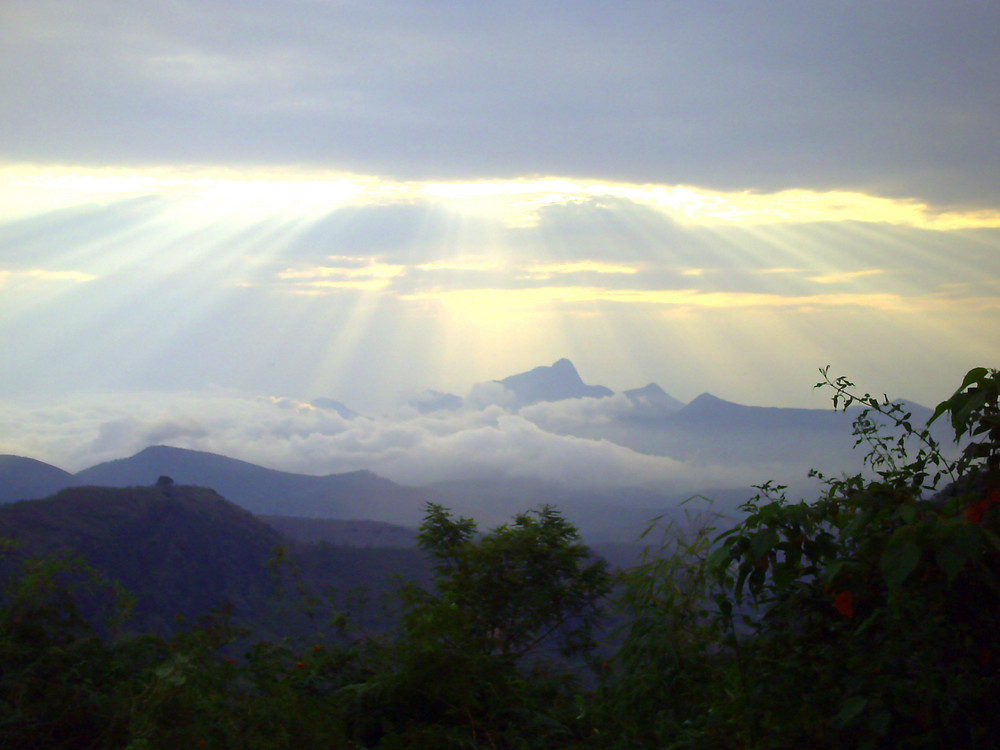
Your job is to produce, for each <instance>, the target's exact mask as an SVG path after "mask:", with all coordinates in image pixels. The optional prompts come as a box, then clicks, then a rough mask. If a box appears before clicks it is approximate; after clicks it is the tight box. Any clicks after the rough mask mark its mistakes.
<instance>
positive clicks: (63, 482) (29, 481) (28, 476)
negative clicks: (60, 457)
mask: <svg viewBox="0 0 1000 750" xmlns="http://www.w3.org/2000/svg"><path fill="white" fill-rule="evenodd" d="M80 483H81V482H80V480H79V479H77V478H76V477H75V476H73V475H72V474H70V473H69V472H68V471H63V470H62V469H58V468H56V467H55V466H52V465H50V464H47V463H43V462H42V461H36V460H35V459H33V458H24V457H23V456H7V455H4V456H0V503H12V502H14V501H15V500H31V499H33V498H37V497H48V496H49V495H51V494H53V493H54V492H58V491H59V490H61V489H63V488H65V487H72V486H74V485H78V484H80Z"/></svg>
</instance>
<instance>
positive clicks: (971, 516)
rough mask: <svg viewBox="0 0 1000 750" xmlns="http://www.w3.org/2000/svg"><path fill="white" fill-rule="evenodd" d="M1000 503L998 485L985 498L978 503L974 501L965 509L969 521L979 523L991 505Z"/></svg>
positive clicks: (999, 488)
mask: <svg viewBox="0 0 1000 750" xmlns="http://www.w3.org/2000/svg"><path fill="white" fill-rule="evenodd" d="M997 503H1000V487H997V488H996V489H995V490H993V491H992V492H991V493H990V494H989V495H987V496H986V497H985V498H984V499H983V500H980V501H979V502H978V503H973V504H972V505H970V506H969V507H968V508H966V509H965V511H964V515H965V518H966V520H967V521H968V522H969V523H979V522H980V521H981V520H982V518H983V514H984V513H986V511H988V510H989V509H990V507H991V506H993V505H996V504H997Z"/></svg>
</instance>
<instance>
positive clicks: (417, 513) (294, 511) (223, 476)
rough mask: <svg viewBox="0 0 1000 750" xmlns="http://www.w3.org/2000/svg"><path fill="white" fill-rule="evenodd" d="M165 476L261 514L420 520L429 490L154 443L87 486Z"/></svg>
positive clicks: (361, 474) (82, 475)
mask: <svg viewBox="0 0 1000 750" xmlns="http://www.w3.org/2000/svg"><path fill="white" fill-rule="evenodd" d="M161 475H166V476H169V477H170V478H171V479H173V480H174V481H175V482H177V483H179V484H195V485H200V486H202V487H211V488H212V489H214V490H216V491H218V492H220V493H221V494H223V495H225V496H226V497H227V498H229V499H230V500H231V501H232V502H234V503H236V504H237V505H239V506H241V507H243V508H246V509H247V510H249V511H251V512H253V513H256V514H258V515H273V516H306V517H316V518H339V519H359V520H361V519H368V520H373V521H385V522H389V523H402V524H416V523H418V522H419V521H420V519H421V518H422V515H423V504H424V502H425V501H426V499H427V493H426V492H424V491H422V490H419V489H416V488H412V487H404V486H402V485H398V484H395V483H394V482H390V481H389V480H388V479H383V478H381V477H379V476H376V475H375V474H373V473H371V472H370V471H354V472H349V473H345V474H329V475H327V476H311V475H307V474H292V473H289V472H284V471H277V470H275V469H266V468H264V467H262V466H257V465H255V464H251V463H247V462H246V461H239V460H237V459H235V458H227V457H225V456H219V455H216V454H214V453H204V452H201V451H192V450H185V449H183V448H170V447H167V446H153V447H151V448H146V449H145V450H143V451H141V452H139V453H137V454H136V455H134V456H132V457H131V458H124V459H119V460H116V461H109V462H107V463H103V464H98V465H97V466H93V467H91V468H89V469H85V470H84V471H81V472H79V473H78V474H77V478H78V479H79V480H80V481H81V482H83V483H85V484H99V485H105V486H109V487H130V486H141V485H148V484H151V483H153V482H155V481H156V479H157V477H159V476H161Z"/></svg>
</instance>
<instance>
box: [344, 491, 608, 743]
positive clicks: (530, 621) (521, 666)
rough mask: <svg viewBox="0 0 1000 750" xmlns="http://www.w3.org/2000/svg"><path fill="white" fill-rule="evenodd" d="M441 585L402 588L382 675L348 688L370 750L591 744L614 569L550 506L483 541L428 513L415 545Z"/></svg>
mask: <svg viewBox="0 0 1000 750" xmlns="http://www.w3.org/2000/svg"><path fill="white" fill-rule="evenodd" d="M417 539H418V543H419V545H420V547H421V548H422V549H423V550H424V551H425V552H426V553H427V554H428V555H429V556H430V557H431V559H432V561H433V563H434V570H435V576H434V587H433V588H432V589H431V590H425V589H422V588H420V587H417V586H416V585H410V586H408V587H404V589H403V590H402V601H403V617H402V621H401V626H400V632H399V636H398V639H397V641H396V643H395V646H394V648H393V649H392V651H391V653H389V654H387V655H386V658H385V661H384V664H386V665H387V666H386V668H383V669H382V670H380V671H379V672H378V673H377V674H375V675H373V676H372V677H371V679H369V680H368V681H366V682H365V683H364V684H360V685H358V686H356V688H354V689H353V690H350V691H344V692H342V693H341V697H342V698H345V699H348V703H347V704H346V705H345V715H346V716H347V717H348V722H349V724H351V725H352V732H353V736H354V737H356V738H357V739H359V740H360V741H361V742H362V743H363V744H364V745H365V746H366V747H450V748H461V747H494V748H507V747H518V748H557V747H562V746H564V745H568V744H571V743H572V742H573V741H574V740H578V739H580V738H581V737H582V736H585V731H584V730H583V729H582V728H581V726H580V725H579V724H580V722H579V720H578V719H579V714H580V711H579V708H578V706H577V705H576V704H575V702H574V699H575V697H576V696H577V694H578V689H579V680H578V679H577V677H576V675H575V674H574V672H573V671H572V670H570V669H568V668H567V664H566V663H565V662H564V661H561V660H559V659H558V657H559V656H560V655H561V656H563V657H572V656H575V655H579V654H581V653H582V652H586V651H587V650H588V649H590V648H591V647H593V645H594V630H595V628H596V626H597V624H598V621H599V619H600V617H601V614H602V612H603V604H604V598H605V596H606V595H607V594H608V593H609V591H610V588H611V576H610V574H609V572H608V569H607V564H606V563H605V562H604V561H603V560H600V559H597V558H595V557H594V556H593V555H592V554H591V552H590V550H589V549H588V548H587V547H586V546H585V545H584V544H583V543H582V541H581V540H580V537H579V534H578V533H577V531H576V529H575V528H574V527H573V525H572V524H570V523H569V522H568V521H566V520H565V519H564V518H563V517H562V516H561V515H560V514H559V513H558V512H557V511H556V510H555V509H554V508H552V507H549V506H544V507H542V508H541V509H539V510H536V511H530V512H528V513H522V514H519V515H517V516H515V518H514V519H513V521H512V522H511V523H510V524H505V525H502V526H499V527H498V528H496V529H493V530H492V531H490V532H488V533H487V534H485V535H480V534H479V533H478V530H477V528H476V524H475V522H474V521H473V520H471V519H468V518H455V517H454V516H452V514H451V513H450V512H449V511H448V510H446V509H445V508H443V507H442V506H440V505H434V504H428V505H427V514H426V517H425V520H424V522H423V524H422V525H421V526H420V533H419V535H418V537H417Z"/></svg>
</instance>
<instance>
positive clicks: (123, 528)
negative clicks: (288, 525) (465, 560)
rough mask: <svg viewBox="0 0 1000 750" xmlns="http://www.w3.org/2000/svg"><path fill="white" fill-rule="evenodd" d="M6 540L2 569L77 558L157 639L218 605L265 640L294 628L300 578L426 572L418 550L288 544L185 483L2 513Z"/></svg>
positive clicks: (338, 584) (78, 492)
mask: <svg viewBox="0 0 1000 750" xmlns="http://www.w3.org/2000/svg"><path fill="white" fill-rule="evenodd" d="M0 538H4V539H12V540H14V541H15V542H16V549H15V552H14V553H8V554H7V556H6V559H5V560H4V564H5V565H11V564H13V562H14V561H13V560H12V554H16V556H17V557H18V558H21V559H23V558H26V557H29V556H33V555H44V554H52V553H67V552H69V553H77V554H78V555H79V556H80V557H82V558H83V560H85V561H86V562H87V563H88V564H89V565H90V566H92V567H93V568H95V569H96V570H98V571H100V572H101V573H102V574H103V575H104V576H105V577H106V578H108V579H110V580H114V581H118V582H119V583H120V584H121V585H122V586H123V587H124V588H125V589H126V590H127V591H129V592H130V593H131V594H133V595H134V596H135V598H136V610H135V616H134V618H133V620H132V621H131V627H133V628H134V629H136V630H140V631H145V632H159V633H164V632H168V631H169V630H170V629H171V628H172V627H173V625H172V621H173V620H174V619H175V617H176V615H182V616H183V617H184V618H195V617H198V616H201V615H204V614H205V613H206V612H209V611H210V610H212V609H213V608H216V607H219V606H220V605H227V606H230V607H232V610H233V613H234V617H235V621H236V622H238V623H240V624H243V625H247V626H249V627H252V628H253V629H254V630H256V631H258V632H259V633H266V632H268V631H269V630H271V629H274V630H275V632H278V630H282V629H287V628H288V627H289V625H291V626H292V629H294V628H295V624H294V623H289V622H287V621H284V618H286V617H287V613H288V612H287V611H291V612H295V611H296V610H300V609H301V607H298V606H295V605H294V604H293V603H290V602H288V601H285V602H284V603H282V602H281V600H282V598H283V597H284V598H285V599H287V598H288V596H289V595H290V592H291V591H293V590H294V588H295V587H294V585H293V581H292V578H293V577H294V576H298V579H297V580H298V582H299V583H301V584H304V585H305V586H307V587H308V588H310V589H312V590H315V591H322V590H324V589H325V588H327V587H333V588H334V589H341V590H345V591H346V590H347V589H350V588H352V587H356V586H359V585H370V586H372V587H373V588H376V589H379V588H382V589H384V588H385V587H386V586H387V585H388V584H387V583H386V580H387V579H388V577H389V575H390V574H393V573H397V572H400V571H411V572H413V571H420V570H421V569H423V568H425V567H426V566H425V565H424V563H423V562H422V557H421V556H420V554H419V553H418V552H417V551H416V550H414V549H409V550H360V549H359V550H352V549H347V548H334V547H329V546H315V545H311V546H310V545H304V544H300V543H297V542H292V541H289V540H288V539H286V538H285V537H284V536H282V535H281V534H280V533H279V532H278V531H277V530H275V529H274V528H273V527H271V526H270V525H268V524H266V523H264V522H263V521H261V520H259V519H258V518H256V517H255V516H254V515H252V514H251V513H250V512H248V511H246V510H244V509H243V508H240V507H238V506H236V505H234V504H233V503H231V502H229V501H227V500H226V499H224V498H223V497H222V496H220V495H219V494H217V493H216V492H214V491H213V490H210V489H204V488H201V487H193V486H179V485H167V486H155V487H130V488H110V487H73V488H69V489H66V490H63V491H62V492H60V493H58V494H57V495H55V496H53V497H51V498H48V499H44V500H25V501H21V502H17V503H12V504H9V505H6V506H3V507H0ZM279 551H283V552H284V554H285V555H286V556H287V559H288V565H287V566H279V569H278V570H277V575H276V574H275V572H274V571H273V570H271V569H269V566H268V563H269V561H271V562H272V565H271V566H270V567H271V568H274V565H273V561H274V560H275V558H276V554H277V553H278V552H279ZM380 553H381V554H380ZM400 556H403V557H405V558H406V559H405V560H403V559H397V558H399V557H400ZM279 605H280V606H279ZM278 610H282V613H279V612H278ZM298 614H299V615H301V612H299V613H298ZM299 625H301V623H299Z"/></svg>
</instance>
